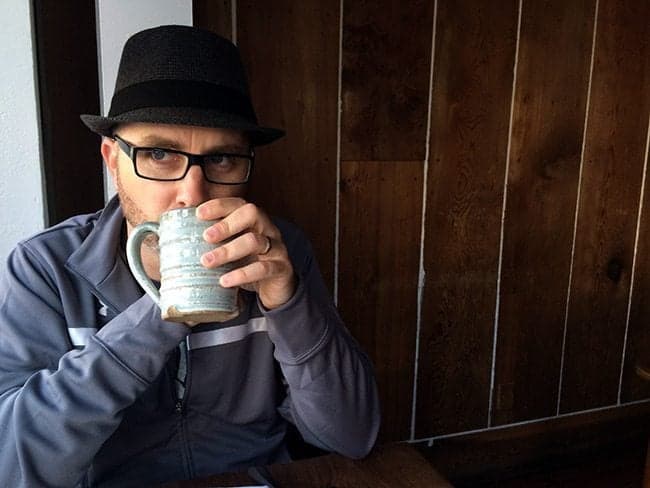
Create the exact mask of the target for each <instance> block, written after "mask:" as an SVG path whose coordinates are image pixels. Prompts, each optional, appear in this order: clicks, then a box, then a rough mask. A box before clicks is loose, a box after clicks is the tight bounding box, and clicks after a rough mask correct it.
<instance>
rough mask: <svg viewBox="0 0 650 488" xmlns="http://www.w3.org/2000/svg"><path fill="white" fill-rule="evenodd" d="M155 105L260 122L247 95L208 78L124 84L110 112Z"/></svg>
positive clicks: (110, 115)
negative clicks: (212, 81)
mask: <svg viewBox="0 0 650 488" xmlns="http://www.w3.org/2000/svg"><path fill="white" fill-rule="evenodd" d="M152 107H194V108H201V109H214V110H218V111H220V112H225V113H229V114H233V115H239V116H241V117H244V118H245V119H247V120H250V121H251V122H253V123H255V124H257V117H256V116H255V111H254V110H253V106H252V104H251V101H250V100H249V98H248V97H246V96H244V95H242V94H241V93H240V92H238V91H237V90H234V89H232V88H229V87H227V86H223V85H215V84H214V83H210V82H206V81H190V80H152V81H143V82H141V83H136V84H134V85H129V86H127V87H125V88H122V89H121V90H119V91H118V92H116V93H115V95H113V100H112V102H111V109H110V110H109V113H108V116H109V117H114V116H116V115H120V114H123V113H125V112H130V111H131V110H137V109H141V108H152Z"/></svg>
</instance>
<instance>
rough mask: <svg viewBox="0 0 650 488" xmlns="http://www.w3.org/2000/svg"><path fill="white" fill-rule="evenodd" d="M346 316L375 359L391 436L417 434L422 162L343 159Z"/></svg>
mask: <svg viewBox="0 0 650 488" xmlns="http://www.w3.org/2000/svg"><path fill="white" fill-rule="evenodd" d="M341 171H342V179H341V217H340V219H341V224H340V225H341V237H340V238H341V241H340V274H339V286H340V294H339V296H340V299H339V309H340V311H341V315H342V316H343V319H344V320H345V322H346V324H347V325H348V327H349V328H350V329H351V331H352V334H353V335H354V336H355V337H356V338H357V339H358V340H359V342H360V343H361V345H362V346H363V348H364V350H365V351H366V352H368V354H369V355H370V356H371V359H372V360H373V363H374V365H375V371H376V374H377V381H378V384H379V393H380V400H381V405H382V417H383V424H382V431H381V434H380V435H381V438H382V439H383V440H392V439H404V438H407V437H408V436H409V429H410V418H411V409H412V398H413V371H414V369H413V368H414V351H415V337H416V317H417V284H418V280H417V276H418V268H419V254H420V251H419V245H420V224H419V223H420V220H421V212H422V183H423V164H422V162H421V161H391V162H377V161H364V162H353V161H346V162H345V163H343V165H342V168H341Z"/></svg>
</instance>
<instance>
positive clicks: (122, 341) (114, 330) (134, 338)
mask: <svg viewBox="0 0 650 488" xmlns="http://www.w3.org/2000/svg"><path fill="white" fill-rule="evenodd" d="M190 331H191V329H190V327H188V326H186V325H183V324H177V323H175V322H167V321H164V320H162V319H161V318H160V309H159V308H158V306H157V305H156V304H155V303H154V302H153V301H152V300H151V299H150V298H149V297H148V296H147V295H144V296H143V297H142V298H140V299H139V300H137V301H136V302H134V303H133V304H132V305H131V306H129V308H127V309H126V310H125V311H124V312H123V313H121V314H120V315H118V316H117V317H116V318H115V319H113V320H112V321H111V322H109V323H108V324H106V325H105V326H104V327H102V328H101V329H100V330H99V332H97V334H96V335H95V336H94V337H95V339H96V340H97V341H99V342H100V343H101V344H102V346H103V347H104V348H105V349H107V350H108V351H109V352H110V353H111V354H112V355H113V357H114V358H115V359H116V360H118V361H119V362H120V363H121V364H122V365H123V366H124V367H126V368H127V369H129V370H130V371H131V372H132V373H133V374H134V375H136V376H138V377H139V378H140V379H141V380H142V381H145V382H146V383H150V382H152V381H153V380H154V379H155V378H156V377H157V376H158V374H160V371H161V370H162V368H163V367H164V365H165V362H166V361H167V357H168V355H169V353H170V352H171V351H172V350H174V349H175V348H176V347H177V346H178V344H180V342H181V341H182V340H183V339H184V338H185V337H186V336H187V335H189V333H190Z"/></svg>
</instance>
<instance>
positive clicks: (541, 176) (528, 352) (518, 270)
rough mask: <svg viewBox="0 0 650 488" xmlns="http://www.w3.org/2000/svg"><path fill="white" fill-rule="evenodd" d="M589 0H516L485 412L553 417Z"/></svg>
mask: <svg viewBox="0 0 650 488" xmlns="http://www.w3.org/2000/svg"><path fill="white" fill-rule="evenodd" d="M594 7H595V2H594V1H593V0H579V1H575V2H565V1H563V0H550V1H546V2H534V1H530V2H529V1H524V2H523V10H522V13H521V32H520V38H519V53H518V61H517V62H518V65H517V73H516V76H517V81H516V91H515V101H514V108H513V120H512V141H511V154H510V166H509V173H508V187H507V192H508V193H507V204H506V212H505V222H504V242H503V251H502V274H501V288H500V293H501V295H500V308H499V314H500V315H499V323H498V338H497V360H496V371H495V390H494V395H493V401H494V403H493V405H492V408H493V410H492V414H493V415H492V420H493V422H494V423H495V424H504V423H509V422H514V421H521V420H527V419H533V418H539V417H546V416H549V415H554V414H555V412H556V408H557V395H558V384H559V374H560V360H561V352H562V338H563V333H564V319H565V308H566V296H567V287H568V280H569V268H570V263H571V247H572V241H573V229H574V210H575V206H576V196H577V188H578V174H579V167H580V156H581V148H582V137H583V126H584V120H585V108H586V99H587V86H588V81H589V67H590V55H591V46H592V30H593V21H594V13H595V12H594V11H595V8H594Z"/></svg>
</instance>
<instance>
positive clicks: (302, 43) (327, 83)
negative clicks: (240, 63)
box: [237, 0, 340, 289]
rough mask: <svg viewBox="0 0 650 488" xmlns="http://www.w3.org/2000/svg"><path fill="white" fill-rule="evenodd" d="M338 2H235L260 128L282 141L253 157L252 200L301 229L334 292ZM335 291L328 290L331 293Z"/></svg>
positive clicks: (241, 43)
mask: <svg viewBox="0 0 650 488" xmlns="http://www.w3.org/2000/svg"><path fill="white" fill-rule="evenodd" d="M339 10H340V9H339V4H338V2H336V3H335V2H319V1H318V0H306V1H303V2H292V1H290V0H282V1H276V2H273V3H266V4H263V3H262V4H261V3H259V2H254V1H252V0H248V1H241V0H240V1H238V2H237V22H238V24H237V39H238V45H239V47H240V49H241V52H242V55H243V57H244V62H245V64H246V66H247V69H248V72H249V75H250V83H251V93H252V96H253V102H254V104H255V108H256V111H257V115H258V118H259V120H260V122H261V123H262V124H266V125H267V126H271V127H278V128H282V129H285V130H286V132H287V135H286V137H285V138H283V139H281V140H280V141H278V142H275V143H273V144H272V145H270V146H268V147H261V148H259V149H258V151H257V155H258V157H257V160H256V166H255V173H254V175H253V182H252V188H251V195H252V196H251V199H252V200H253V201H255V202H256V203H258V202H259V203H260V204H261V205H262V206H264V207H265V208H267V210H269V211H270V212H271V213H272V214H278V215H280V216H284V217H286V218H289V219H290V220H292V221H294V222H296V223H297V224H298V225H300V226H301V227H302V228H303V229H304V230H305V232H306V233H307V235H308V236H309V237H310V238H311V240H312V243H313V244H314V249H315V253H316V257H317V259H318V260H319V263H320V267H321V270H322V272H323V276H324V278H325V281H326V283H327V284H328V285H330V286H331V287H333V275H334V245H335V244H334V235H335V226H336V224H335V219H336V172H337V169H336V167H337V130H338V129H337V107H338V76H339V75H338V73H339V68H338V65H339V25H340V24H339V18H340V11H339ZM330 289H332V288H330Z"/></svg>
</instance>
